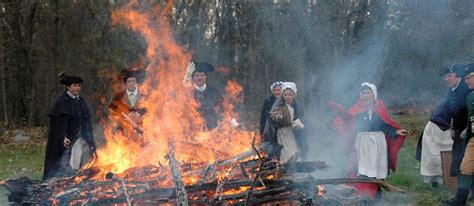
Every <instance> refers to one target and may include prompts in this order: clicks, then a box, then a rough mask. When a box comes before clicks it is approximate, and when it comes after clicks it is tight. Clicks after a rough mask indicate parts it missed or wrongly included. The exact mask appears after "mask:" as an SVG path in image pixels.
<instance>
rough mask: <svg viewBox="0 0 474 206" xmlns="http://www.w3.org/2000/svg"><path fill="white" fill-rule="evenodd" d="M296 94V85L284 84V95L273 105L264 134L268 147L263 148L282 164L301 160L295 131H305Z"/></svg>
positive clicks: (291, 83)
mask: <svg viewBox="0 0 474 206" xmlns="http://www.w3.org/2000/svg"><path fill="white" fill-rule="evenodd" d="M296 94H297V88H296V84H295V83H293V82H284V83H283V84H282V95H281V96H280V97H279V98H278V99H277V100H276V101H275V103H274V104H273V106H272V108H271V110H270V112H269V114H270V115H269V117H268V118H267V123H266V125H265V130H264V133H263V137H264V143H265V145H266V146H262V147H264V149H265V150H266V151H267V153H270V155H271V156H277V157H278V158H279V160H280V162H281V163H286V162H293V161H298V160H300V158H301V150H300V148H299V147H298V144H297V140H296V135H295V130H301V129H303V128H304V124H303V122H301V120H300V119H299V117H300V116H301V115H302V114H301V113H300V111H299V103H298V102H297V101H296V99H295V97H296ZM270 148H271V149H270Z"/></svg>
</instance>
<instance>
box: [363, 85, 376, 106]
mask: <svg viewBox="0 0 474 206" xmlns="http://www.w3.org/2000/svg"><path fill="white" fill-rule="evenodd" d="M360 100H361V101H363V102H364V103H365V105H367V106H369V105H372V104H373V103H374V101H375V97H374V93H373V92H372V90H370V89H364V90H362V92H361V93H360Z"/></svg>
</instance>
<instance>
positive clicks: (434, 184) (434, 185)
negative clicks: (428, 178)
mask: <svg viewBox="0 0 474 206" xmlns="http://www.w3.org/2000/svg"><path fill="white" fill-rule="evenodd" d="M431 187H439V183H438V182H432V183H431Z"/></svg>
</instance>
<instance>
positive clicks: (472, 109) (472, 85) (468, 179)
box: [444, 64, 474, 206]
mask: <svg viewBox="0 0 474 206" xmlns="http://www.w3.org/2000/svg"><path fill="white" fill-rule="evenodd" d="M465 70H466V72H465V77H464V78H465V82H466V84H467V86H468V87H469V89H470V90H471V91H470V93H469V95H468V96H467V98H466V106H467V115H468V118H467V121H468V124H467V128H466V132H465V133H466V134H465V135H464V134H462V135H460V139H461V141H463V142H467V146H466V150H465V152H464V157H463V159H462V162H461V167H460V173H459V178H458V179H459V181H458V189H457V190H456V194H455V196H454V197H453V198H451V199H450V200H447V201H446V202H444V205H456V206H457V205H466V201H467V197H468V195H469V190H470V189H471V190H472V186H473V177H472V176H473V175H474V139H473V138H472V136H473V135H474V134H473V130H474V91H473V90H474V65H473V64H469V65H467V67H466V69H465Z"/></svg>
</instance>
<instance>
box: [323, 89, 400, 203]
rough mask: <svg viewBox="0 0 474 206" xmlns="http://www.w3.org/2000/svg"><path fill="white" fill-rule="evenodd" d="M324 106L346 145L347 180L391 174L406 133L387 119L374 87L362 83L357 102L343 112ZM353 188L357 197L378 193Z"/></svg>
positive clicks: (370, 187)
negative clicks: (330, 113)
mask: <svg viewBox="0 0 474 206" xmlns="http://www.w3.org/2000/svg"><path fill="white" fill-rule="evenodd" d="M328 106H329V108H330V109H332V110H333V111H335V112H336V113H337V117H336V118H335V123H336V128H337V130H338V132H339V134H340V135H341V136H342V137H343V139H344V140H345V143H346V144H347V145H348V146H346V148H347V150H348V157H349V167H348V168H349V173H348V177H349V178H374V179H382V180H383V179H385V178H387V175H388V172H389V169H392V171H394V172H395V170H396V164H397V153H398V151H399V150H400V148H401V146H402V145H403V142H404V140H405V138H404V137H405V136H406V131H405V130H404V129H402V128H400V126H399V125H398V124H397V123H395V122H394V121H393V120H392V119H391V118H390V116H389V114H388V110H387V107H386V106H385V104H384V103H383V101H382V100H380V99H379V98H378V93H377V87H376V86H375V85H374V84H370V83H367V82H364V83H363V84H362V87H361V90H360V98H359V100H358V101H357V103H356V104H355V105H353V106H352V107H351V108H350V109H349V110H347V111H346V110H345V109H344V108H343V107H342V106H341V105H338V104H335V103H333V102H328ZM354 157H355V158H354ZM354 186H355V187H356V188H357V189H358V191H359V193H360V194H362V195H367V196H371V197H375V196H376V193H377V190H378V187H377V186H376V185H375V184H367V183H363V184H354Z"/></svg>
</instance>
